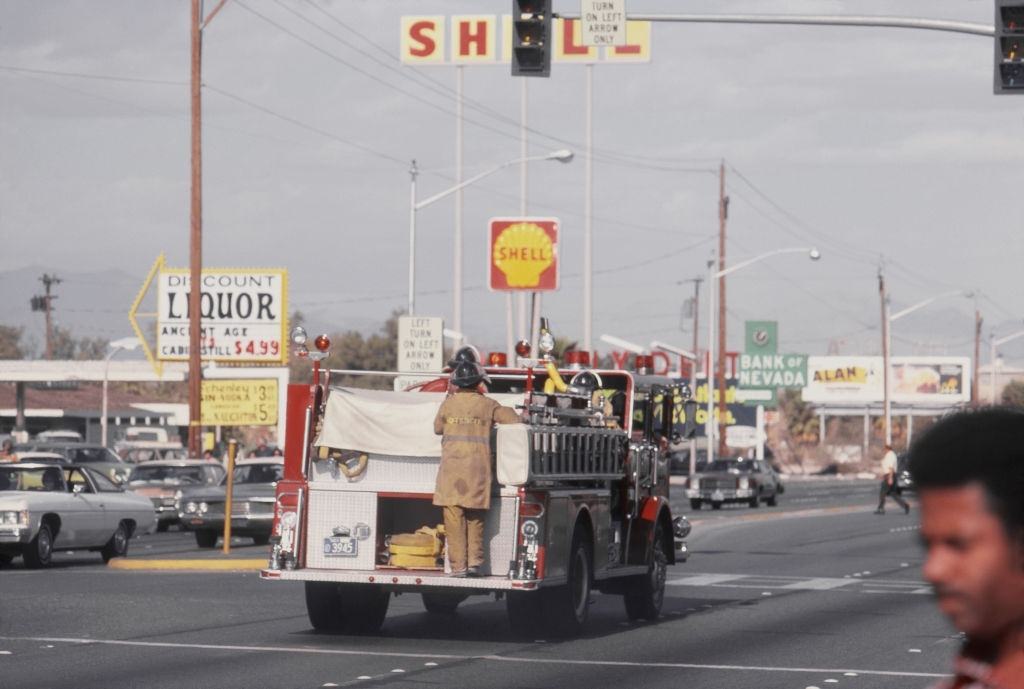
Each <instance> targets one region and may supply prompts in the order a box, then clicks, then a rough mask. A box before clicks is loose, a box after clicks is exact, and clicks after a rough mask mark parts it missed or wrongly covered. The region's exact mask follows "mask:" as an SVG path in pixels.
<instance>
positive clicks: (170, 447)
mask: <svg viewBox="0 0 1024 689" xmlns="http://www.w3.org/2000/svg"><path fill="white" fill-rule="evenodd" d="M114 452H116V453H117V456H118V457H120V458H121V459H123V460H124V461H126V462H128V463H129V464H140V463H142V462H152V461H154V460H158V459H188V450H187V449H185V446H183V445H182V444H181V443H179V442H177V441H173V440H172V441H168V442H163V441H159V440H122V441H120V442H117V443H114Z"/></svg>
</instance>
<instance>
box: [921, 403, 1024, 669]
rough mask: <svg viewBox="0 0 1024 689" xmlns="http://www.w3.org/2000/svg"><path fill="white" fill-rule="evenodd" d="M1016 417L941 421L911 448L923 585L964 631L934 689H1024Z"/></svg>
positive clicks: (1022, 430) (992, 411)
mask: <svg viewBox="0 0 1024 689" xmlns="http://www.w3.org/2000/svg"><path fill="white" fill-rule="evenodd" d="M1021 448H1024V412H1021V411H1019V410H1011V409H999V408H989V409H982V410H979V411H969V412H960V413H958V414H955V415H953V416H950V417H947V418H944V419H942V420H940V421H939V422H937V423H936V424H935V425H934V426H933V427H932V428H930V429H928V430H927V431H926V432H925V433H924V435H922V436H921V437H919V438H918V440H917V441H916V442H915V443H914V445H913V447H911V449H910V473H911V475H912V476H913V477H914V484H915V485H916V486H917V494H918V498H919V499H920V510H921V540H922V541H923V543H924V548H925V560H924V566H923V567H922V574H923V575H924V578H925V579H926V580H927V581H928V583H930V584H931V585H932V587H933V588H934V591H935V596H936V599H937V602H938V605H939V609H940V610H941V611H942V612H943V613H944V614H945V615H946V617H948V618H949V620H950V621H951V622H952V623H953V626H954V627H956V628H957V629H958V630H959V631H961V632H962V633H963V634H964V642H963V645H962V647H961V649H960V652H959V654H958V655H957V657H956V659H955V660H954V664H953V676H952V677H950V678H949V679H946V680H943V681H941V682H940V683H939V684H937V685H936V687H935V689H1024V499H1022V496H1024V456H1022V454H1021V451H1022V450H1021Z"/></svg>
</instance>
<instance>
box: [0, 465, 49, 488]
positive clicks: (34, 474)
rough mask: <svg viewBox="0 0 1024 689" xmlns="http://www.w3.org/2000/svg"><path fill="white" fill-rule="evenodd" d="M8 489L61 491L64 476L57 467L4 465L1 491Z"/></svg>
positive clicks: (1, 472)
mask: <svg viewBox="0 0 1024 689" xmlns="http://www.w3.org/2000/svg"><path fill="white" fill-rule="evenodd" d="M6 490H31V491H52V492H61V491H63V490H64V478H63V477H62V476H61V471H60V469H58V468H57V467H17V466H12V467H2V468H0V491H6Z"/></svg>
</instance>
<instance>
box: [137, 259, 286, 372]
mask: <svg viewBox="0 0 1024 689" xmlns="http://www.w3.org/2000/svg"><path fill="white" fill-rule="evenodd" d="M287 275H288V274H287V272H285V271H284V270H276V269H271V270H263V269H253V270H249V269H245V270H242V269H230V268H228V269H211V270H204V271H203V273H202V278H201V280H202V285H201V287H200V292H199V311H200V319H201V327H202V334H201V351H200V356H201V357H202V359H203V360H206V361H210V360H214V361H230V362H236V363H240V362H247V363H277V362H286V361H287V360H288V352H287V349H286V346H285V342H286V340H285V329H286V328H287V321H288V303H287V296H288V287H287V285H288V277H287ZM189 277H190V276H189V272H188V271H187V270H178V269H169V270H163V271H161V272H160V275H159V278H158V282H157V311H158V315H157V331H156V332H157V339H156V343H157V358H158V359H160V360H161V361H187V360H188V358H189V303H188V297H189V291H190V282H191V281H190V279H189Z"/></svg>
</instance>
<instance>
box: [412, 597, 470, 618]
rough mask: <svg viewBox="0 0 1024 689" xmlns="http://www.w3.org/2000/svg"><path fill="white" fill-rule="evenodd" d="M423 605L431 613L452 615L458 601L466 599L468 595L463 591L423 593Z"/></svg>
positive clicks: (457, 605)
mask: <svg viewBox="0 0 1024 689" xmlns="http://www.w3.org/2000/svg"><path fill="white" fill-rule="evenodd" d="M422 596H423V607H424V608H426V609H427V612H429V613H431V614H432V615H452V614H454V613H455V609H456V608H458V607H459V603H461V602H462V601H464V600H466V598H467V597H468V596H466V594H464V593H441V592H434V593H424V594H422Z"/></svg>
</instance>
